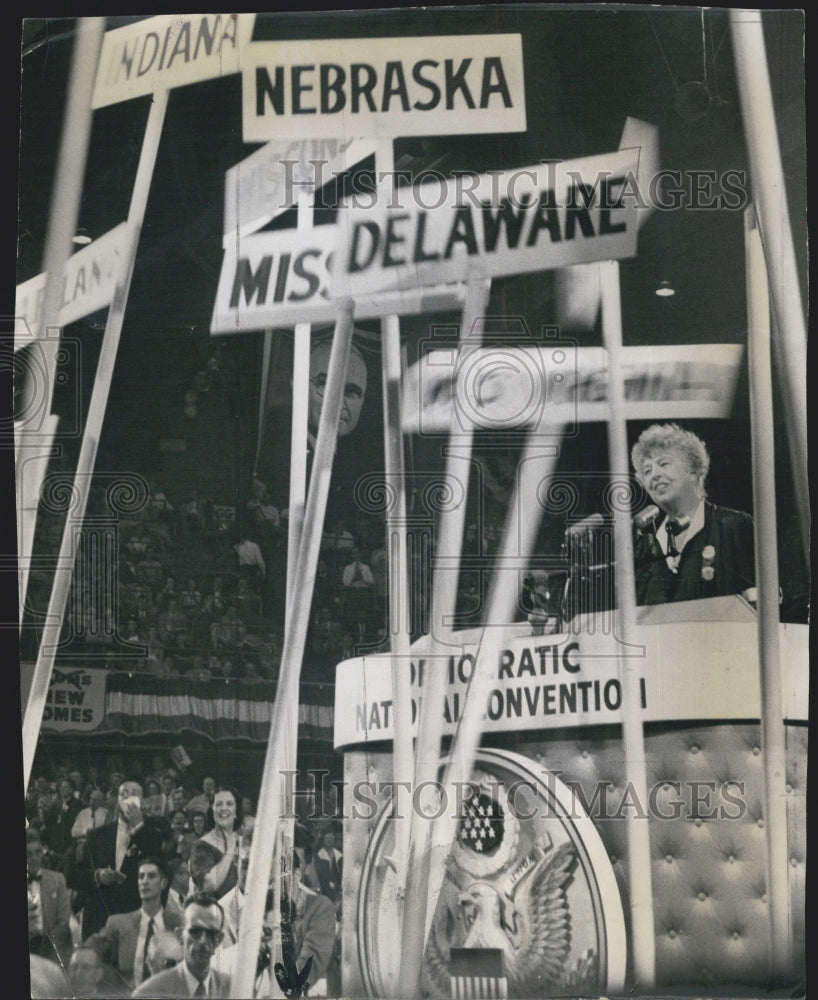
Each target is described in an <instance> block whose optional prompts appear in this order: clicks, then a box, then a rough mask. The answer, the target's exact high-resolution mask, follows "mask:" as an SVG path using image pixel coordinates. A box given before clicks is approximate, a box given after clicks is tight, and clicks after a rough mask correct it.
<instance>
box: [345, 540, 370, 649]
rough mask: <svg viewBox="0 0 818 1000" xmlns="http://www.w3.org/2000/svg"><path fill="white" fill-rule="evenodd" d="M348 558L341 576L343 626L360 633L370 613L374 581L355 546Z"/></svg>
mask: <svg viewBox="0 0 818 1000" xmlns="http://www.w3.org/2000/svg"><path fill="white" fill-rule="evenodd" d="M350 556H351V561H350V562H348V563H347V565H346V566H344V572H343V574H342V576H341V585H342V586H343V588H344V594H343V598H344V600H343V612H344V624H345V625H346V627H347V628H348V629H350V630H351V631H352V632H353V633H354V632H355V631H357V632H359V633H361V632H362V631H363V627H364V626H365V623H366V622H367V621H368V619H369V616H370V613H371V608H372V593H373V588H374V586H375V580H374V578H373V576H372V570H371V569H370V568H369V565H368V564H367V563H365V562H364V561H363V560H362V559H361V551H360V549H359V548H358V547H357V546H355V547H354V548H353V549H352V550H351V552H350Z"/></svg>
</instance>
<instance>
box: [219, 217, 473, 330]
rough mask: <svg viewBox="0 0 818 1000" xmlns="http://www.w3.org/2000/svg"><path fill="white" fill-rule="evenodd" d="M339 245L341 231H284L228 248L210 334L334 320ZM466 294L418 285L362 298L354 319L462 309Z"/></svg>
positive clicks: (236, 242)
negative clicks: (333, 292) (335, 261)
mask: <svg viewBox="0 0 818 1000" xmlns="http://www.w3.org/2000/svg"><path fill="white" fill-rule="evenodd" d="M337 243H338V227H337V226H314V227H313V228H312V229H308V230H304V231H300V230H297V229H280V230H277V231H274V232H266V233H255V234H252V235H250V236H245V237H244V238H243V239H241V240H233V241H232V243H230V242H229V243H228V245H227V247H226V249H225V251H224V257H223V259H222V270H221V274H220V276H219V287H218V289H217V291H216V303H215V306H214V308H213V319H212V321H211V324H210V332H211V333H246V332H247V331H249V330H264V329H267V328H268V327H273V326H293V325H294V324H295V323H323V322H331V321H332V320H334V319H335V318H336V316H337V314H338V306H337V303H336V302H335V301H334V300H333V298H332V297H331V291H330V289H331V281H332V256H333V253H334V252H335V247H336V245H337ZM463 291H464V290H463V286H462V285H444V286H437V285H434V286H432V285H429V286H424V285H417V286H415V288H414V289H410V290H408V291H405V290H404V291H400V292H389V293H387V294H385V295H362V296H360V297H359V298H358V299H357V300H356V302H355V316H356V317H357V318H358V319H367V318H369V319H371V318H374V317H376V316H391V315H393V314H395V313H402V314H412V313H423V312H436V311H438V310H444V309H459V308H460V306H461V305H462V303H463Z"/></svg>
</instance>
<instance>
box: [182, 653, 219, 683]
mask: <svg viewBox="0 0 818 1000" xmlns="http://www.w3.org/2000/svg"><path fill="white" fill-rule="evenodd" d="M197 659H198V660H199V663H198V665H197V666H195V667H191V670H190V673H189V675H188V676H189V677H190V679H191V680H194V681H210V680H213V671H212V670H211V669H210V667H209V666H208V665H207V664H206V663H205V662H204V660H203V659H202V657H201V656H199V657H197Z"/></svg>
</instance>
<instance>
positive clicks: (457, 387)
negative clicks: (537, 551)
mask: <svg viewBox="0 0 818 1000" xmlns="http://www.w3.org/2000/svg"><path fill="white" fill-rule="evenodd" d="M743 354H744V347H743V346H742V345H741V344H660V345H654V346H651V347H625V348H623V349H622V375H623V380H624V388H625V416H626V418H627V419H628V420H652V419H655V418H657V417H662V419H664V420H716V419H724V418H725V417H728V416H729V415H730V410H731V407H732V402H733V394H734V392H735V386H736V380H737V379H738V373H739V370H740V368H741V362H742V357H743ZM609 415H610V409H609V405H608V357H607V351H605V349H604V348H602V347H577V346H576V345H574V344H569V343H558V344H549V345H548V347H545V346H543V347H505V346H501V347H486V348H481V347H478V348H475V349H471V350H468V349H467V350H463V351H461V352H460V353H458V352H456V351H452V350H436V351H429V352H428V353H426V354H424V355H423V357H421V359H420V360H419V361H417V362H416V363H415V364H414V365H412V367H411V368H409V369H408V370H407V372H406V373H405V375H404V378H403V414H402V423H403V429H404V431H405V432H406V433H411V434H443V433H446V434H448V433H449V432H451V431H453V430H454V431H458V430H460V431H463V430H466V429H467V428H475V429H479V430H509V429H511V428H515V427H537V426H539V425H540V424H542V423H546V422H547V423H549V424H565V425H569V426H571V425H573V424H576V423H587V422H591V421H605V420H607V419H608V417H609Z"/></svg>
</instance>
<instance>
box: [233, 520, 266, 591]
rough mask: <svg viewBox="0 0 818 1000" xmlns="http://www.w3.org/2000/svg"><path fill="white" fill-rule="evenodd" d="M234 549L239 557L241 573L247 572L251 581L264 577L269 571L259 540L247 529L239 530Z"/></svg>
mask: <svg viewBox="0 0 818 1000" xmlns="http://www.w3.org/2000/svg"><path fill="white" fill-rule="evenodd" d="M233 550H234V551H235V553H236V557H237V559H238V566H239V572H240V573H243V574H245V575H246V576H247V577H248V578H249V579H250V580H251V582H252V581H256V580H259V579H264V577H265V575H266V572H267V567H266V566H265V563H264V557H263V556H262V554H261V549H260V548H259V547H258V544H257V542H256V541H255V540H254V539H253V538H251V537H250V534H249V532H248V531H247V530H246V529H245V530H243V531H240V532H239V538H238V541H237V542H236V544H235V545H234V546H233Z"/></svg>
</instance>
